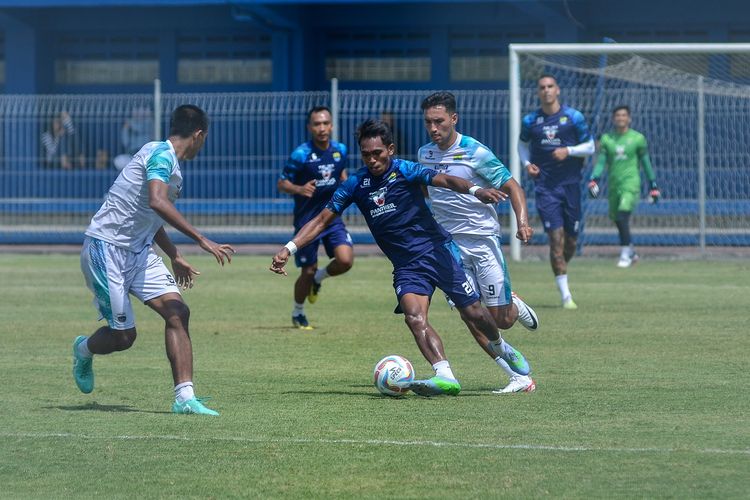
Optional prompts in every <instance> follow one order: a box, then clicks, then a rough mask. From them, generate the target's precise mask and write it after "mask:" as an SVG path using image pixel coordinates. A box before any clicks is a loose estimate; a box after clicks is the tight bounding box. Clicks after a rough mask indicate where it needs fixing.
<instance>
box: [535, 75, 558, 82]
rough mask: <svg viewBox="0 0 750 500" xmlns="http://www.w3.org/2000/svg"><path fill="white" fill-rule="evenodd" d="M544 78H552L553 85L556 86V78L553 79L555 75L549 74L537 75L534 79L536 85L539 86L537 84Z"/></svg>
mask: <svg viewBox="0 0 750 500" xmlns="http://www.w3.org/2000/svg"><path fill="white" fill-rule="evenodd" d="M544 78H552V79H553V80H554V81H555V85H557V78H556V77H555V75H551V74H549V73H542V74H541V75H539V78H537V79H536V83H537V84H539V82H540V81H542V79H544Z"/></svg>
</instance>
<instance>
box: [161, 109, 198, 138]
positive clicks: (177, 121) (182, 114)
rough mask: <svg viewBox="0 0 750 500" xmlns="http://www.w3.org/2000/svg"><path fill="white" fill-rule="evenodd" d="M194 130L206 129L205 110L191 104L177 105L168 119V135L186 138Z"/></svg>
mask: <svg viewBox="0 0 750 500" xmlns="http://www.w3.org/2000/svg"><path fill="white" fill-rule="evenodd" d="M196 130H203V131H204V132H205V131H207V130H208V116H207V115H206V112H205V111H203V110H202V109H201V108H199V107H198V106H195V105H193V104H182V105H181V106H177V107H176V108H175V110H174V111H172V117H171V118H170V119H169V135H170V136H172V135H176V136H178V137H182V138H187V137H190V136H191V135H193V132H195V131H196Z"/></svg>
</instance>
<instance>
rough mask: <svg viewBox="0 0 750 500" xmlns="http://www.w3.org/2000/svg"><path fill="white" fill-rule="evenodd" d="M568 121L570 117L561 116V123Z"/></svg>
mask: <svg viewBox="0 0 750 500" xmlns="http://www.w3.org/2000/svg"><path fill="white" fill-rule="evenodd" d="M566 123H568V117H567V116H561V117H560V125H565V124H566Z"/></svg>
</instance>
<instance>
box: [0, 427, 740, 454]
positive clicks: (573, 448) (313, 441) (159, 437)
mask: <svg viewBox="0 0 750 500" xmlns="http://www.w3.org/2000/svg"><path fill="white" fill-rule="evenodd" d="M0 437H2V438H16V439H103V440H108V439H110V440H119V441H147V440H155V441H188V442H199V441H200V442H211V441H219V442H235V443H257V444H263V443H274V444H351V445H375V446H433V447H446V448H477V449H481V448H485V449H493V450H531V451H560V452H612V453H699V454H719V455H750V449H746V450H739V449H737V450H731V449H729V450H726V449H719V448H698V449H688V448H685V449H683V448H608V447H602V448H596V447H593V446H547V445H536V444H493V443H450V442H445V441H397V440H385V439H323V438H322V439H311V438H247V437H200V436H173V435H140V436H127V435H124V436H123V435H120V436H100V435H91V434H70V433H64V432H61V433H54V432H50V433H26V432H18V433H0Z"/></svg>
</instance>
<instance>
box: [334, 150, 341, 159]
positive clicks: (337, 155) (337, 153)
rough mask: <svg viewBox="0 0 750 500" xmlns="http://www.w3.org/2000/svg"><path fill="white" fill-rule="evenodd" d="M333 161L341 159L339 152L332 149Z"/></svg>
mask: <svg viewBox="0 0 750 500" xmlns="http://www.w3.org/2000/svg"><path fill="white" fill-rule="evenodd" d="M333 161H341V153H339V152H338V151H334V153H333Z"/></svg>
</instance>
